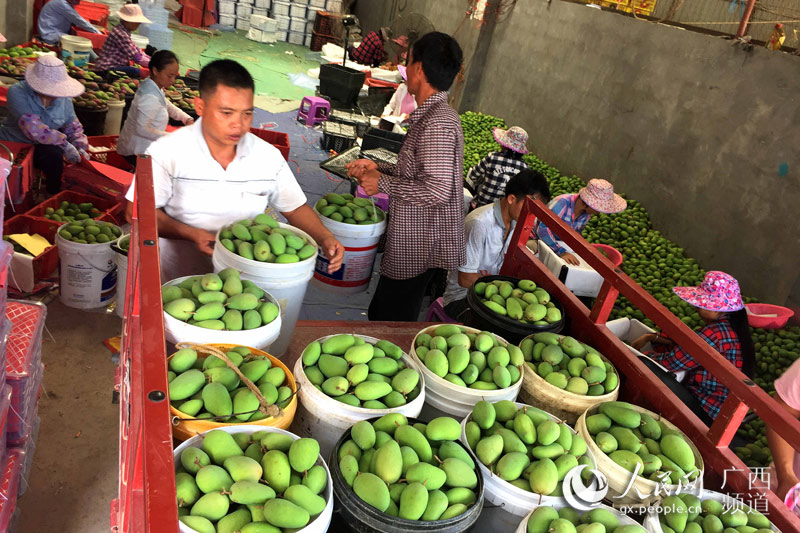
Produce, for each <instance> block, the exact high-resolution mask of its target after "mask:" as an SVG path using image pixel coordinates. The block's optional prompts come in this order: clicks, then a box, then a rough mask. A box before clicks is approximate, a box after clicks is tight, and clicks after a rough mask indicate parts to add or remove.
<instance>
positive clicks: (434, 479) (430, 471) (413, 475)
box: [406, 459, 474, 490]
mask: <svg viewBox="0 0 800 533" xmlns="http://www.w3.org/2000/svg"><path fill="white" fill-rule="evenodd" d="M449 460H451V459H448V461H449ZM455 461H458V459H455ZM462 464H463V463H462ZM465 466H466V465H465ZM473 473H474V472H473ZM406 480H407V481H408V482H409V483H414V482H418V483H423V484H424V485H425V487H426V488H427V489H428V490H437V489H440V488H441V487H442V485H444V483H445V481H447V474H446V473H445V471H444V470H442V469H441V468H439V467H436V466H433V465H431V464H428V463H423V462H419V463H417V464H415V465H412V466H411V468H409V469H408V472H407V473H406Z"/></svg>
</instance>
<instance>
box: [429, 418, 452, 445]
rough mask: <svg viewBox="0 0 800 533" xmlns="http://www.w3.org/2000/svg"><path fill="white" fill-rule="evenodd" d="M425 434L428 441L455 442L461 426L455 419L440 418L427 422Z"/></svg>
mask: <svg viewBox="0 0 800 533" xmlns="http://www.w3.org/2000/svg"><path fill="white" fill-rule="evenodd" d="M425 434H426V436H427V437H428V439H429V440H435V441H455V440H458V438H459V437H460V436H461V424H460V423H459V422H458V421H457V420H456V419H455V418H451V417H449V416H440V417H438V418H434V419H433V420H431V421H430V422H428V425H427V426H426V429H425Z"/></svg>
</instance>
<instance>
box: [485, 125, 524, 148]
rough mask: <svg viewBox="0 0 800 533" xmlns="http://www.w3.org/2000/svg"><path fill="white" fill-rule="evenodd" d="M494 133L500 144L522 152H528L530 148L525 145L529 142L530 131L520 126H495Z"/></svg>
mask: <svg viewBox="0 0 800 533" xmlns="http://www.w3.org/2000/svg"><path fill="white" fill-rule="evenodd" d="M492 133H493V134H494V139H495V140H496V141H497V142H498V143H500V146H502V147H504V148H508V149H509V150H514V151H515V152H517V153H520V154H527V153H528V148H527V146H525V145H526V144H528V132H527V131H525V130H523V129H522V128H520V127H519V126H512V127H511V128H509V129H507V130H504V129H501V128H495V129H494V130H493V131H492Z"/></svg>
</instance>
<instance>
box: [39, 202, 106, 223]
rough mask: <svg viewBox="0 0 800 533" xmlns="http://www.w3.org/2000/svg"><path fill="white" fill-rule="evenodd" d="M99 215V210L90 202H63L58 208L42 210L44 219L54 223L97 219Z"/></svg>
mask: <svg viewBox="0 0 800 533" xmlns="http://www.w3.org/2000/svg"><path fill="white" fill-rule="evenodd" d="M100 215H101V213H100V210H99V209H97V208H96V207H95V206H94V205H92V203H91V202H84V203H80V204H76V203H70V202H67V201H66V200H64V201H62V202H61V204H60V205H59V207H58V208H53V207H46V208H45V209H44V218H47V219H50V220H55V221H56V222H75V221H76V220H86V219H89V218H97V217H99V216H100Z"/></svg>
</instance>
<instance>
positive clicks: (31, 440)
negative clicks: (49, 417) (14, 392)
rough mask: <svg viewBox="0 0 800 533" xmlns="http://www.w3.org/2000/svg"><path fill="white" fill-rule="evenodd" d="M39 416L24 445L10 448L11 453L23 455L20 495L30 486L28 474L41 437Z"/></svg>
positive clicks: (20, 472)
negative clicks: (38, 439)
mask: <svg viewBox="0 0 800 533" xmlns="http://www.w3.org/2000/svg"><path fill="white" fill-rule="evenodd" d="M40 422H41V421H40V420H39V417H38V416H37V417H36V420H35V421H34V423H33V429H32V430H31V434H30V436H29V437H28V438H27V439H26V440H25V442H24V443H23V445H22V446H20V447H18V448H9V452H10V453H15V452H17V453H19V454H20V455H21V456H22V464H21V467H20V471H19V490H18V495H19V496H20V497H21V496H22V495H23V494H24V493H25V490H26V489H27V488H28V476H29V475H30V472H31V465H33V454H34V453H35V451H36V439H37V438H38V437H39V425H40Z"/></svg>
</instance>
